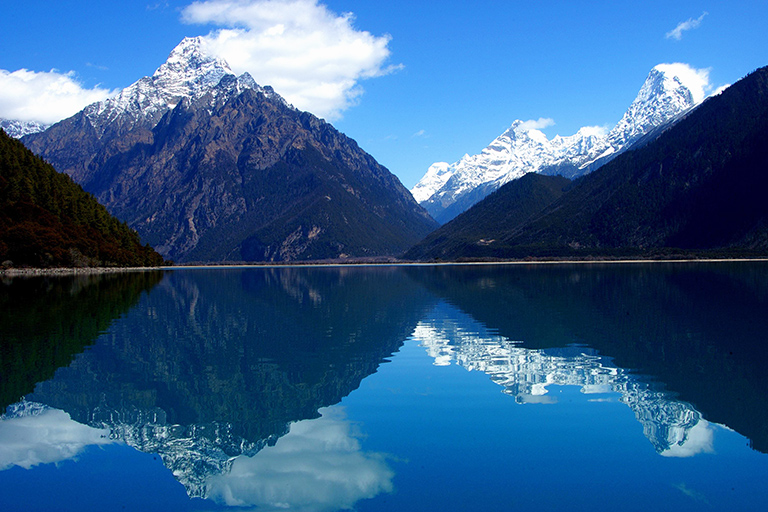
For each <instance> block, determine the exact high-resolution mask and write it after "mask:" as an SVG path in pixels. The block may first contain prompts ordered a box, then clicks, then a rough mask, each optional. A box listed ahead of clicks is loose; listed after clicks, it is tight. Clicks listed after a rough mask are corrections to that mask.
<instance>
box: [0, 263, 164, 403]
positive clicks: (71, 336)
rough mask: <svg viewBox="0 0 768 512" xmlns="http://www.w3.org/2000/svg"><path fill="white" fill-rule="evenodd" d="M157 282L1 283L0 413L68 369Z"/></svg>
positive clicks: (136, 277)
mask: <svg viewBox="0 0 768 512" xmlns="http://www.w3.org/2000/svg"><path fill="white" fill-rule="evenodd" d="M162 276H163V273H162V272H160V271H158V272H130V273H120V274H94V275H80V276H70V277H58V278H50V277H29V278H14V279H4V280H3V281H0V325H2V329H0V408H2V409H3V410H4V409H5V408H6V407H7V406H8V405H10V404H12V403H14V402H16V401H17V400H19V399H20V398H21V397H23V396H24V395H26V394H27V393H30V392H31V391H32V390H33V389H34V386H35V384H36V383H37V382H40V381H44V380H47V379H50V378H51V377H53V375H54V372H55V371H56V370H57V369H58V368H59V367H61V366H67V365H69V363H70V362H71V361H72V359H73V358H74V357H75V356H76V355H77V354H79V353H80V352H82V351H83V350H84V349H85V347H87V346H89V345H91V344H92V343H93V342H94V341H95V340H96V338H97V337H98V336H99V335H100V334H101V333H103V332H104V331H105V330H106V329H107V328H109V326H110V325H111V323H112V322H113V321H114V320H116V319H117V318H119V317H120V316H121V315H124V314H125V313H127V312H128V311H129V310H130V309H131V308H132V307H134V306H135V305H136V303H137V302H138V301H139V299H140V297H141V295H142V293H144V292H149V290H151V289H152V288H153V287H154V286H155V285H157V283H158V282H159V281H160V280H161V279H162Z"/></svg>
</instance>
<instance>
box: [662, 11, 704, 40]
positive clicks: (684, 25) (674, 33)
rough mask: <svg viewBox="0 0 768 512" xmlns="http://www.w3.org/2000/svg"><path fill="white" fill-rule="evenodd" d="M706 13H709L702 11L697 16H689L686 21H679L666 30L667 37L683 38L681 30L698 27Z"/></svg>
mask: <svg viewBox="0 0 768 512" xmlns="http://www.w3.org/2000/svg"><path fill="white" fill-rule="evenodd" d="M707 14H709V13H708V12H706V11H704V12H703V13H702V14H701V16H699V17H698V18H695V19H694V18H689V19H687V20H686V21H683V22H681V23H679V24H678V25H677V26H676V27H675V28H674V29H673V30H670V31H669V32H667V39H675V40H677V41H679V40H681V39H682V38H683V32H685V31H686V30H693V29H695V28H699V25H701V22H702V21H703V20H704V17H705V16H706V15H707Z"/></svg>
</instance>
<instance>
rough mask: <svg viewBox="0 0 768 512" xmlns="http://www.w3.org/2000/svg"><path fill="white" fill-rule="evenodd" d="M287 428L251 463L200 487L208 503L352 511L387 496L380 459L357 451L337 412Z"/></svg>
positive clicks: (386, 471)
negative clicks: (205, 491) (361, 502)
mask: <svg viewBox="0 0 768 512" xmlns="http://www.w3.org/2000/svg"><path fill="white" fill-rule="evenodd" d="M319 412H320V414H321V415H322V417H320V418H318V419H315V420H305V421H299V422H296V423H293V424H292V425H291V427H290V431H289V432H288V434H286V435H285V436H283V437H281V438H280V439H278V441H277V443H276V444H275V445H274V446H267V447H266V448H264V449H263V450H261V451H260V452H258V453H257V454H256V455H254V456H253V457H245V456H241V457H238V458H236V459H235V460H234V462H233V463H232V468H231V470H230V472H229V473H226V474H223V475H216V476H213V477H211V478H209V479H208V480H207V481H206V487H207V489H208V496H207V497H208V498H211V499H213V500H215V501H217V502H220V503H225V504H227V505H229V506H240V507H243V506H258V507H259V510H279V509H290V510H301V511H304V512H319V511H331V510H340V509H345V510H346V509H352V508H353V507H354V505H355V503H356V502H357V501H359V500H361V499H365V498H372V497H374V496H376V495H378V494H380V493H382V492H392V489H393V486H392V478H393V477H394V473H393V471H392V470H391V469H390V468H389V466H388V465H387V464H386V462H385V461H384V460H383V457H382V456H381V455H378V454H373V453H366V452H363V451H362V450H361V446H360V442H359V441H358V439H357V436H356V435H355V434H354V432H353V429H352V425H351V424H350V423H349V421H347V420H346V418H345V417H344V414H343V410H342V409H341V408H338V407H336V408H327V409H321V410H320V411H319Z"/></svg>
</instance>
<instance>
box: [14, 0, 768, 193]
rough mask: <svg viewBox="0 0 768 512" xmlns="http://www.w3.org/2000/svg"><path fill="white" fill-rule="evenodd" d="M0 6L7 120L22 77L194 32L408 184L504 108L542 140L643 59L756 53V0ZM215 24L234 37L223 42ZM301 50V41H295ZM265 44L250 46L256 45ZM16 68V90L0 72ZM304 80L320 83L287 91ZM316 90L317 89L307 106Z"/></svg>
mask: <svg viewBox="0 0 768 512" xmlns="http://www.w3.org/2000/svg"><path fill="white" fill-rule="evenodd" d="M4 4H5V5H4V6H3V12H4V16H3V17H2V18H0V41H2V52H0V117H19V116H18V115H17V116H13V115H9V114H10V113H12V112H20V111H21V110H19V109H16V110H14V108H16V107H19V106H20V105H21V104H23V103H24V102H26V101H29V102H30V105H31V106H30V110H29V112H32V111H33V108H32V107H34V106H37V107H39V106H40V105H41V102H40V101H39V99H38V100H37V101H36V100H35V93H34V87H33V86H32V85H31V84H32V83H33V82H34V80H32V79H33V78H34V79H35V80H37V79H42V78H45V79H46V80H48V86H47V87H52V86H51V85H50V83H51V80H54V79H55V78H57V79H58V78H61V77H64V79H63V80H59V81H55V84H56V85H54V86H55V87H61V88H63V89H66V88H70V89H71V88H73V87H74V88H77V91H74V92H73V96H72V97H73V98H75V99H76V100H77V101H80V102H83V101H91V100H93V98H97V97H99V95H101V96H103V95H105V94H108V93H109V92H110V91H114V90H117V89H121V88H123V87H126V86H128V85H130V84H131V83H133V82H134V81H136V80H138V79H139V78H141V77H142V76H145V75H151V74H152V73H153V72H154V70H155V69H156V68H157V67H158V66H159V65H160V64H162V63H163V62H164V61H165V59H166V58H167V56H168V53H169V52H170V51H171V50H172V49H173V47H174V46H176V45H177V44H178V43H179V42H180V41H181V39H182V38H183V37H185V36H197V35H202V36H207V37H208V38H209V39H210V40H211V41H213V42H215V43H216V44H218V46H217V48H220V49H221V51H222V52H224V51H226V52H229V54H230V55H233V60H236V61H239V62H238V65H237V66H234V65H233V67H236V68H242V69H247V70H248V71H249V72H251V74H252V75H253V76H254V78H255V79H256V81H257V82H259V83H261V84H262V85H273V86H275V88H276V90H277V92H278V93H281V94H283V95H284V96H288V94H287V93H286V91H283V90H281V88H280V86H278V85H277V84H278V83H279V84H284V85H283V87H284V88H285V89H286V90H287V91H288V93H290V94H291V95H294V96H295V97H296V98H303V99H300V101H306V108H307V109H308V110H310V111H313V112H315V113H320V114H321V115H323V116H324V117H326V118H328V119H330V120H331V122H332V123H333V124H334V126H336V127H337V128H338V129H339V130H341V131H342V132H344V133H346V134H347V135H349V136H350V137H352V138H354V139H356V140H357V141H358V143H359V144H360V146H361V147H362V148H363V149H365V150H366V151H368V152H369V153H371V154H372V155H373V156H374V157H375V158H376V159H377V160H378V161H379V162H381V163H382V164H383V165H385V166H387V167H388V168H389V169H390V170H391V171H392V172H394V173H395V174H396V175H397V176H398V177H399V178H400V179H401V181H402V182H403V183H404V184H405V185H406V186H407V187H409V188H411V187H412V186H413V185H414V184H415V183H416V181H418V179H419V178H420V177H421V176H422V175H423V174H424V172H426V170H427V168H428V167H429V165H430V164H432V163H433V162H435V161H447V162H454V161H456V160H458V159H459V158H461V156H462V155H464V154H465V153H470V154H473V153H477V152H479V151H480V150H482V149H483V148H484V147H485V146H486V145H488V143H489V142H491V140H493V139H494V138H495V137H497V136H498V135H500V134H501V133H502V132H503V131H504V130H505V129H506V128H507V127H509V125H510V124H511V123H512V122H513V121H514V120H515V119H522V120H528V119H538V118H551V119H552V120H554V125H553V126H550V127H548V128H546V129H545V130H543V131H544V132H545V133H546V134H547V135H549V136H550V137H551V136H554V135H556V134H560V135H572V134H573V133H575V132H576V131H577V130H578V129H579V128H580V127H581V126H585V125H590V126H607V127H610V126H613V125H614V124H615V123H616V122H617V121H618V120H619V118H620V117H621V115H622V114H623V112H624V110H625V109H626V108H627V107H628V106H629V104H630V103H631V101H632V100H633V99H634V97H635V95H636V94H637V92H638V90H639V88H640V86H641V85H642V83H643V81H644V80H645V77H646V75H647V74H648V72H649V71H650V70H651V68H652V67H653V66H654V65H656V64H659V63H663V62H682V63H686V64H689V65H690V66H692V67H694V68H696V69H707V70H708V72H709V80H710V84H711V86H712V88H713V89H714V88H716V87H719V86H721V85H724V84H729V83H733V82H734V81H736V80H738V79H739V78H741V77H743V76H744V75H746V74H747V73H749V72H750V71H752V70H754V69H756V68H758V67H761V66H764V65H768V30H766V25H767V22H768V2H766V1H729V2H726V1H674V2H669V1H655V0H644V1H642V2H620V1H608V0H605V1H591V2H588V1H578V2H577V1H530V0H529V1H483V0H475V1H472V2H469V1H442V2H418V1H413V0H410V1H401V0H390V1H388V2H381V1H352V0H327V1H325V2H319V3H318V2H314V1H313V0H260V1H238V0H208V1H206V2H194V3H193V2H192V1H168V2H162V1H156V0H148V1H144V2H141V1H136V0H132V1H123V0H113V1H110V2H104V3H100V4H94V3H93V2H85V1H67V0H62V1H59V2H48V1H38V0H27V1H26V2H10V1H5V2H4ZM286 4H288V5H287V6H286ZM345 13H352V14H353V16H352V17H349V16H345ZM307 26H311V27H313V30H312V33H311V34H309V35H308V32H307ZM676 29H677V30H676ZM220 30H223V31H225V32H224V33H229V34H230V35H231V34H234V33H236V34H237V36H238V37H236V38H234V39H231V38H230V39H227V41H228V42H225V41H224V39H225V38H222V37H221V34H222V32H218V31H220ZM292 30H297V31H301V30H303V31H304V32H303V33H302V34H300V35H298V36H295V37H293V36H291V31H292ZM227 31H229V32H227ZM265 32H269V33H270V34H273V35H275V34H277V35H279V36H280V37H282V38H283V39H280V38H278V39H275V41H278V42H279V45H278V46H275V51H277V52H288V53H286V56H284V57H285V58H283V60H282V61H281V62H283V63H285V62H288V64H286V65H285V66H283V67H280V66H277V67H275V66H272V67H270V66H271V64H270V65H267V64H265V62H264V61H259V62H255V61H253V62H251V61H249V60H248V59H251V60H253V59H255V58H256V57H255V55H256V54H255V53H253V51H252V52H251V53H250V54H248V53H247V52H246V53H242V52H241V53H240V54H237V55H236V54H235V53H233V52H237V51H240V50H242V49H243V48H246V47H248V48H252V43H253V42H254V41H257V40H261V39H258V38H259V37H260V35H263V33H265ZM278 33H279V34H278ZM238 38H239V39H238ZM337 39H338V42H335V41H336V40H337ZM232 41H234V45H233V43H232ZM249 44H251V46H248V45H249ZM238 45H239V46H238ZM308 47H312V49H313V50H314V52H315V53H312V52H308V53H306V54H303V53H302V52H303V51H304V50H306V49H307V48H308ZM266 48H267V49H265V47H260V49H259V50H258V56H257V57H258V58H259V59H268V58H269V55H266V53H265V52H268V47H266ZM238 49H239V50H238ZM282 57H283V56H282V54H281V58H282ZM302 57H304V58H302ZM326 57H327V58H328V61H327V62H326V61H325V58H326ZM228 60H229V59H228ZM273 60H275V59H272V60H270V62H272V61H273ZM240 61H242V62H240ZM230 64H232V62H230ZM249 66H250V67H249ZM319 66H322V67H323V69H318V67H319ZM22 69H24V70H27V75H24V76H26V77H27V79H28V81H27V82H24V81H23V82H22V83H23V84H30V87H29V94H27V92H26V90H24V91H22V90H16V89H14V87H15V86H13V87H12V86H10V85H4V84H5V82H3V81H2V80H5V79H9V77H10V75H11V74H12V73H14V72H16V73H17V74H16V75H13V76H14V77H16V78H18V77H20V76H21V75H20V74H19V73H18V71H19V70H22ZM51 71H54V73H53V74H51V73H49V72H51ZM236 71H239V69H236ZM281 72H284V73H287V76H280V75H279V74H280V73H281ZM45 73H47V74H45ZM329 73H331V74H333V77H332V79H328V80H325V78H323V77H327V76H329V75H328V74H329ZM44 74H45V75H44ZM260 74H262V75H266V76H267V78H265V76H260ZM25 80H26V79H25ZM313 80H316V81H318V83H320V82H322V84H323V87H320V86H318V87H315V88H314V89H313V91H314V92H309V93H307V92H306V91H302V90H301V86H302V85H306V84H301V83H299V82H302V81H306V82H307V83H312V81H313ZM323 80H325V81H323ZM17 82H18V80H17ZM14 83H15V82H14ZM17 85H18V84H17ZM292 88H293V89H292ZM67 90H69V89H67ZM9 91H10V92H9ZM318 91H320V92H318ZM329 91H330V92H329ZM11 93H13V95H11ZM315 93H317V94H319V95H321V96H322V95H323V94H326V93H327V94H328V97H327V98H320V99H322V100H323V101H322V102H320V103H318V101H319V100H318V98H313V96H312V95H313V94H315ZM337 93H338V94H337ZM317 94H316V96H317ZM334 94H335V95H334ZM302 95H303V96H302ZM38 97H39V96H38ZM318 97H319V96H318ZM290 99H291V98H289V100H290ZM72 101H75V100H72ZM313 102H314V103H313ZM59 103H60V104H62V105H63V104H64V101H63V100H62V101H60V102H59ZM296 103H297V105H298V102H296ZM73 105H74V103H73ZM83 106H84V104H83ZM46 108H47V109H48V110H47V111H46V112H48V115H51V116H54V117H55V116H56V114H55V113H54V112H53V111H54V110H55V109H53V107H46ZM70 108H74V107H70Z"/></svg>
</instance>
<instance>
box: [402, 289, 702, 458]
mask: <svg viewBox="0 0 768 512" xmlns="http://www.w3.org/2000/svg"><path fill="white" fill-rule="evenodd" d="M411 337H412V338H413V339H414V340H415V341H417V342H418V343H419V346H421V347H423V348H424V349H425V350H426V352H427V354H428V355H429V356H430V357H432V358H433V359H434V364H435V365H436V366H449V365H451V364H457V365H459V366H461V367H462V368H465V369H466V370H468V371H479V372H482V373H485V374H486V375H488V377H489V378H490V379H491V380H492V381H493V382H494V383H496V384H498V385H499V386H501V388H502V392H503V393H504V394H506V395H509V396H511V397H513V398H514V399H515V401H516V402H517V403H521V404H523V403H527V404H533V403H537V404H547V403H555V402H557V397H556V396H555V394H551V393H550V391H551V389H549V388H551V387H555V386H577V387H579V388H580V391H581V392H582V393H584V394H590V395H607V394H611V393H615V394H618V395H620V398H619V400H620V401H621V403H623V404H625V405H627V406H628V407H629V408H630V409H631V410H632V411H633V412H634V414H635V418H636V419H637V421H639V422H640V423H641V424H642V426H643V433H644V435H645V436H646V438H648V440H649V441H650V442H651V444H652V445H653V446H654V448H655V449H656V451H657V452H658V453H659V454H661V455H664V456H670V457H675V456H682V455H681V454H684V453H695V452H696V450H700V449H701V446H695V445H696V441H695V439H696V436H694V435H692V432H694V430H695V431H696V432H697V433H699V434H701V433H704V434H707V432H702V431H707V430H708V429H710V428H711V427H710V426H709V423H708V422H707V421H706V420H704V419H703V418H702V416H701V414H700V413H699V411H697V410H696V409H694V408H693V407H692V406H691V405H689V404H687V403H685V402H681V401H679V400H676V399H675V397H674V396H672V395H671V394H670V393H667V392H665V391H658V390H655V389H654V388H653V387H652V386H651V385H649V384H648V383H647V382H644V381H643V380H642V379H641V378H639V377H638V376H637V375H636V374H634V373H633V372H631V371H629V370H626V369H624V368H621V367H617V366H615V365H614V364H613V363H612V361H611V360H610V359H609V358H605V357H603V356H601V355H600V354H599V353H598V352H597V351H596V350H594V349H590V348H587V347H580V346H571V347H564V348H549V349H528V348H525V347H522V346H521V343H520V342H518V341H513V340H510V339H508V338H505V337H504V336H499V335H498V334H495V333H492V332H489V331H488V330H487V329H486V328H485V327H484V326H482V325H479V324H478V323H477V322H475V321H474V320H473V319H471V318H470V317H469V316H467V315H465V314H464V313H462V312H459V311H457V310H456V309H455V308H453V307H452V306H448V305H445V304H443V305H440V306H438V308H436V309H435V311H433V315H432V320H430V321H426V322H421V323H419V325H418V326H417V327H416V328H415V330H414V332H413V334H412V335H411ZM708 435H709V436H711V431H709V432H708Z"/></svg>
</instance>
